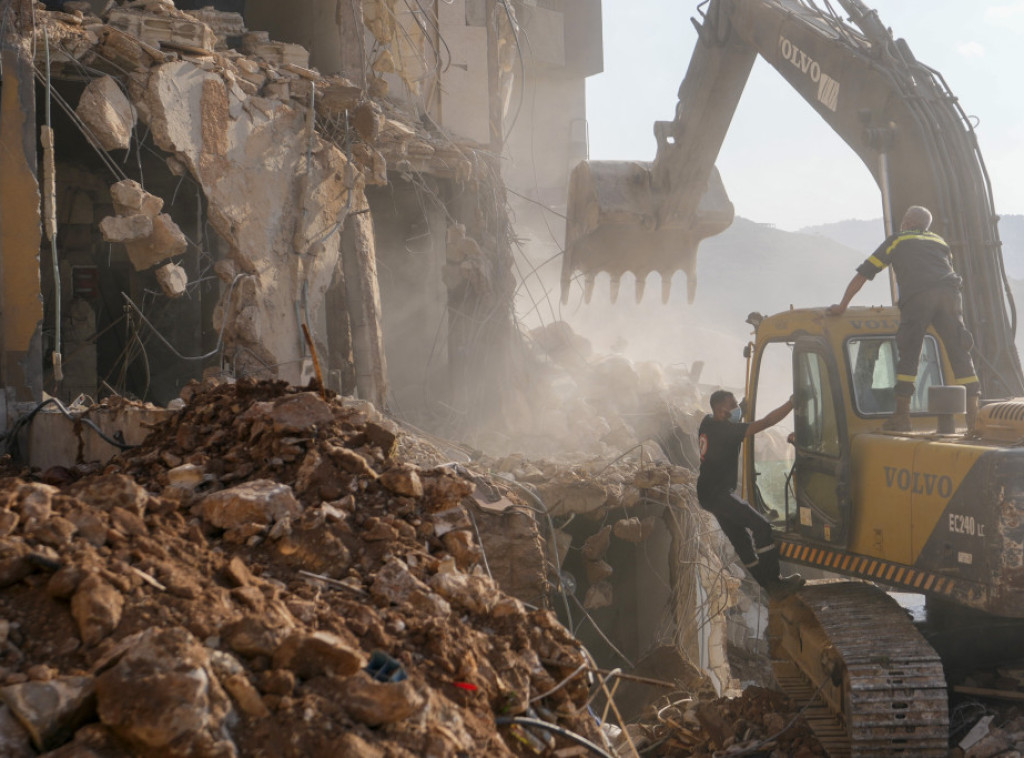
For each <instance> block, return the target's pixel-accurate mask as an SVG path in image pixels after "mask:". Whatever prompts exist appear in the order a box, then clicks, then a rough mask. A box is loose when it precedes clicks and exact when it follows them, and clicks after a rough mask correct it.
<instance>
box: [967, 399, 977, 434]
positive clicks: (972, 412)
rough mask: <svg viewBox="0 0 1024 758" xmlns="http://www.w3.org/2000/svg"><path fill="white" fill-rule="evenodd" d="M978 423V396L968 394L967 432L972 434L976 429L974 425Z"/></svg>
mask: <svg viewBox="0 0 1024 758" xmlns="http://www.w3.org/2000/svg"><path fill="white" fill-rule="evenodd" d="M977 425H978V396H977V395H968V396H967V432H966V433H967V434H971V433H972V432H973V431H974V427H975V426H977Z"/></svg>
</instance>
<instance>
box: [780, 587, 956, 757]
mask: <svg viewBox="0 0 1024 758" xmlns="http://www.w3.org/2000/svg"><path fill="white" fill-rule="evenodd" d="M768 633H769V639H770V642H771V649H772V658H773V661H774V662H773V668H774V670H775V675H776V679H777V680H778V682H779V684H780V686H781V687H782V688H783V689H784V690H785V691H786V692H787V694H789V695H790V697H792V698H793V699H794V700H795V701H796V702H797V703H798V705H800V706H806V710H805V712H804V713H805V717H806V718H807V721H808V723H809V724H810V726H811V728H812V729H814V731H815V733H816V734H817V735H818V736H819V739H820V740H821V742H822V743H823V745H824V746H825V748H826V749H827V750H828V751H829V755H831V756H833V758H839V757H840V756H850V757H851V758H857V757H858V756H900V755H905V756H915V758H929V757H931V756H934V757H935V758H944V757H945V756H946V755H947V753H948V741H949V712H948V705H947V699H946V679H945V675H944V673H943V669H942V662H941V661H940V659H939V656H938V654H937V653H936V652H935V651H934V650H933V649H932V648H931V646H930V645H929V644H928V643H927V641H925V639H924V637H922V636H921V634H920V632H918V631H917V629H916V628H915V627H914V625H913V623H912V621H911V620H910V618H909V616H908V615H907V613H906V612H905V611H904V610H903V609H902V608H901V607H900V606H899V604H898V603H897V602H896V601H895V600H893V599H892V598H891V597H889V596H888V595H887V594H885V592H883V591H882V590H880V589H878V588H876V587H874V586H872V585H870V584H866V583H863V582H830V583H823V584H816V585H809V586H807V587H805V588H804V589H802V590H800V592H798V593H797V594H795V595H793V596H791V597H789V598H786V599H785V600H782V601H779V602H777V603H773V605H772V608H771V618H770V621H769V632H768Z"/></svg>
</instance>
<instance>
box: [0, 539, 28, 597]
mask: <svg viewBox="0 0 1024 758" xmlns="http://www.w3.org/2000/svg"><path fill="white" fill-rule="evenodd" d="M31 552H32V551H31V550H30V549H29V546H28V545H26V544H25V543H24V542H22V541H21V540H20V539H11V540H3V541H0V588H3V587H9V586H11V585H12V584H16V583H17V582H20V581H21V580H22V579H24V578H25V577H26V576H28V575H29V574H31V573H32V572H33V570H34V569H33V566H32V562H31V561H30V559H29V554H30V553H31Z"/></svg>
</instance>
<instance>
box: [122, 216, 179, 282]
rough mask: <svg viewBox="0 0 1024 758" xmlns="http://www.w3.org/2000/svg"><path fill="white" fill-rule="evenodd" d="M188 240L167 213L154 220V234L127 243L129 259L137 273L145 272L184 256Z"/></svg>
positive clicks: (126, 248)
mask: <svg viewBox="0 0 1024 758" xmlns="http://www.w3.org/2000/svg"><path fill="white" fill-rule="evenodd" d="M187 249H188V240H187V239H186V238H185V235H184V234H183V233H182V231H181V229H179V228H178V225H177V224H175V223H174V221H172V220H171V217H170V216H168V215H167V214H166V213H161V214H160V215H159V216H157V217H156V218H154V219H153V234H151V235H150V236H149V237H146V238H144V239H140V240H136V241H134V242H127V243H125V250H127V252H128V259H129V260H130V261H131V262H132V265H133V266H134V267H135V270H136V271H145V270H146V269H149V268H152V267H153V266H155V265H156V264H158V263H163V262H164V261H166V260H167V259H168V258H174V257H176V256H178V255H182V254H184V252H185V251H186V250H187Z"/></svg>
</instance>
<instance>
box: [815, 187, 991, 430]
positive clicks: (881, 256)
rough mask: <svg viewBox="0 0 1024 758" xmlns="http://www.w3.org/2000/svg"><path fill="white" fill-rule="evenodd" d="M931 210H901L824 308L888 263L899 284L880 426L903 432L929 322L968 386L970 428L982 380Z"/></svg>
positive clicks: (957, 281)
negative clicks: (892, 398)
mask: <svg viewBox="0 0 1024 758" xmlns="http://www.w3.org/2000/svg"><path fill="white" fill-rule="evenodd" d="M931 225H932V214H931V212H930V211H929V210H928V209H927V208H922V207H921V206H920V205H912V206H911V207H910V208H908V209H907V212H906V213H905V214H904V215H903V221H902V223H901V224H900V231H899V233H898V234H894V235H891V236H890V237H889V238H888V239H886V240H885V242H883V243H882V244H881V245H880V246H879V247H878V249H877V250H875V252H874V253H873V254H872V255H871V257H869V258H868V259H867V260H866V261H864V262H863V263H862V264H860V266H858V267H857V274H856V275H855V276H854V277H853V279H852V280H851V281H850V283H849V285H847V287H846V293H845V294H844V295H843V299H842V302H840V303H838V304H837V305H832V306H830V307H829V309H828V314H829V315H830V316H838V315H840V314H841V313H843V311H845V310H846V306H848V305H849V304H850V300H852V299H853V296H854V295H856V294H857V292H858V291H859V290H860V288H861V287H863V286H864V282H866V281H868V280H869V279H874V278H875V274H877V273H878V272H879V271H881V270H882V269H884V268H885V267H886V266H888V265H890V264H891V265H892V269H893V271H894V272H895V273H896V283H897V284H898V285H899V288H900V300H899V307H900V326H899V329H897V330H896V350H897V352H898V354H899V357H898V360H897V363H896V388H895V395H896V410H895V412H894V413H893V415H892V418H890V419H889V420H887V421H886V422H885V424H884V428H885V429H888V430H890V431H897V432H908V431H910V429H911V426H910V398H911V397H912V396H913V394H914V381H915V380H916V379H917V364H918V361H919V360H920V357H921V345H923V344H924V335H925V332H926V331H928V327H929V326H934V327H935V331H936V332H938V335H939V338H940V339H941V340H942V344H944V345H945V346H946V353H947V354H948V355H949V362H950V364H951V365H952V366H953V375H954V381H955V382H956V383H957V384H961V385H963V386H964V387H965V388H966V389H967V428H968V430H971V429H973V428H974V424H975V421H976V420H977V417H978V395H979V393H980V392H981V385H980V384H979V382H978V377H977V374H976V373H975V371H974V362H973V361H972V360H971V353H970V350H971V347H973V345H974V338H973V337H972V336H971V333H970V332H969V331H967V327H966V326H964V307H963V299H962V298H961V296H960V285H961V284H962V283H963V280H962V279H961V278H960V276H959V275H958V274H957V273H956V272H955V271H954V270H953V256H952V254H951V253H950V251H949V245H947V244H946V241H945V240H944V239H942V237H940V236H939V235H937V234H935V232H930V231H928V229H929V228H930V227H931Z"/></svg>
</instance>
